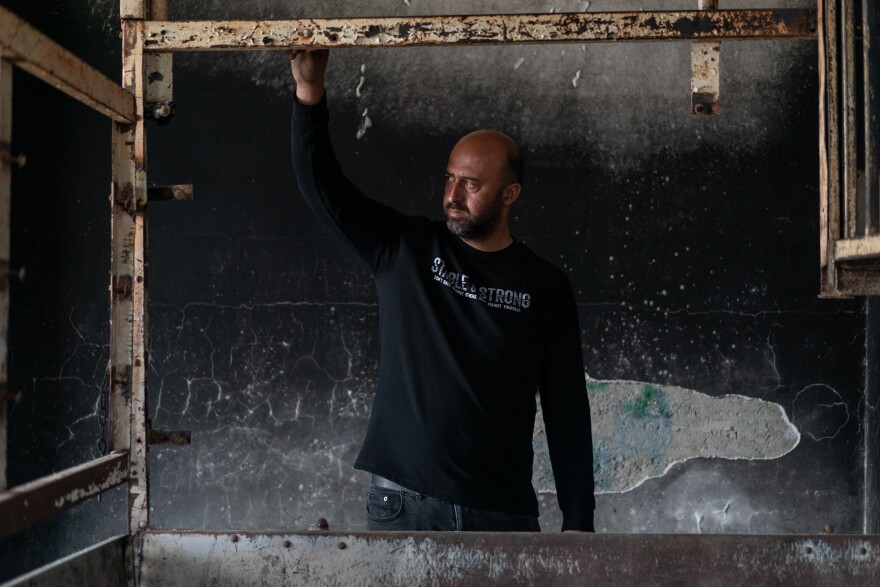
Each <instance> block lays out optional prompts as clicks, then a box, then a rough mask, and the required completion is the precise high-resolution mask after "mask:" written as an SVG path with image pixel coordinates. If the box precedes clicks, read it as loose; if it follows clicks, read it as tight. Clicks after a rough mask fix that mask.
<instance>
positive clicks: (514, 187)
mask: <svg viewBox="0 0 880 587" xmlns="http://www.w3.org/2000/svg"><path fill="white" fill-rule="evenodd" d="M521 190H522V185H520V184H518V183H512V184H510V185H508V186H507V187H506V188H504V192H503V193H502V194H501V201H502V202H503V203H504V205H505V206H513V203H514V202H516V200H517V198H519V193H520V191H521Z"/></svg>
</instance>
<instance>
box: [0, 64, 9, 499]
mask: <svg viewBox="0 0 880 587" xmlns="http://www.w3.org/2000/svg"><path fill="white" fill-rule="evenodd" d="M11 145H12V64H11V63H9V62H8V61H7V60H6V59H3V50H2V49H0V155H2V154H4V153H5V152H7V151H8V149H10V147H11ZM11 183H12V161H11V160H10V158H9V157H3V156H0V260H6V261H7V266H8V261H9V221H10V218H9V212H10V205H11V201H12V200H11V198H12V186H11ZM8 280H9V278H8V275H0V490H3V489H6V485H7V481H6V403H7V400H6V382H7V373H6V360H7V350H8V349H7V343H6V336H7V333H8V330H9V288H8V287H6V285H7V283H8Z"/></svg>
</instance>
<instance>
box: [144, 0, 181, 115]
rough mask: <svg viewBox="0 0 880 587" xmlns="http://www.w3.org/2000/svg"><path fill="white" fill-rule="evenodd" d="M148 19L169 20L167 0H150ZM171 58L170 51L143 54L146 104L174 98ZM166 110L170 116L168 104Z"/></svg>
mask: <svg viewBox="0 0 880 587" xmlns="http://www.w3.org/2000/svg"><path fill="white" fill-rule="evenodd" d="M150 20H170V15H169V11H168V0H151V2H150ZM173 59H174V55H173V54H172V53H151V54H149V55H144V71H145V75H146V80H147V82H146V90H145V91H146V102H147V104H167V103H170V102H172V101H173V100H174V95H173V90H174V63H173ZM154 111H155V110H154ZM168 112H169V114H168V115H169V116H170V112H171V106H170V105H169V106H168Z"/></svg>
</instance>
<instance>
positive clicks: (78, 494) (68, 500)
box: [25, 466, 128, 509]
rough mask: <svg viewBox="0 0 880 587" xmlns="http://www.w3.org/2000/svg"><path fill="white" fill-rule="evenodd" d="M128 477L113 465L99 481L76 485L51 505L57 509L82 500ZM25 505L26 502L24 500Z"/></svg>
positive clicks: (122, 470)
mask: <svg viewBox="0 0 880 587" xmlns="http://www.w3.org/2000/svg"><path fill="white" fill-rule="evenodd" d="M127 478H128V477H127V476H126V474H125V470H124V469H123V468H121V467H118V466H117V467H114V468H113V469H112V470H111V471H110V474H109V475H108V476H107V477H106V478H105V479H104V480H103V481H102V482H101V483H89V485H88V486H87V487H77V488H76V489H73V490H71V491H69V492H67V493H66V494H64V495H62V496H60V497H58V498H57V499H56V500H55V501H54V503H53V505H54V506H55V507H56V508H57V509H63V508H65V506H66V505H67V504H75V503H79V502H81V501H83V500H84V499H86V498H88V497H92V496H93V495H97V494H99V493H101V492H103V491H106V490H107V489H109V488H111V487H115V486H116V485H119V484H120V483H123V482H124V481H125V480H126V479H127ZM25 505H27V502H25Z"/></svg>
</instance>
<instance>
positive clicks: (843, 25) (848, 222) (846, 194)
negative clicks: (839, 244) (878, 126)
mask: <svg viewBox="0 0 880 587" xmlns="http://www.w3.org/2000/svg"><path fill="white" fill-rule="evenodd" d="M854 6H855V0H840V15H839V16H840V54H841V59H840V88H841V89H840V93H841V97H842V100H843V105H842V108H843V110H842V118H843V124H842V125H841V129H840V131H841V132H840V136H841V169H842V174H841V178H840V182H839V184H840V186H841V189H842V192H843V194H842V198H843V236H844V238H855V237H857V236H859V223H858V201H859V194H858V167H859V163H858V152H857V147H856V140H857V136H858V132H857V131H856V71H855V70H856V61H855V42H856V41H855V8H854Z"/></svg>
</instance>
